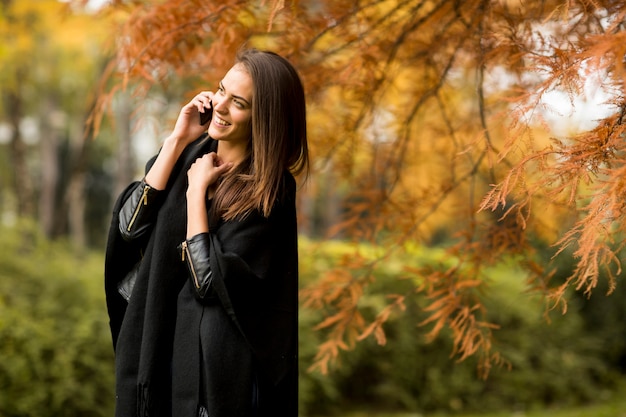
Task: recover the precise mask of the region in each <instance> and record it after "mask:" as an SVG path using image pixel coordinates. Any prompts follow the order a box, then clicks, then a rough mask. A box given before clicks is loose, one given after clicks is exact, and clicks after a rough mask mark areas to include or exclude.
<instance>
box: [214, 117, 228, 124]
mask: <svg viewBox="0 0 626 417" xmlns="http://www.w3.org/2000/svg"><path fill="white" fill-rule="evenodd" d="M215 124H217V125H219V126H230V123H228V122H227V121H226V120H222V119H220V118H219V117H217V116H215Z"/></svg>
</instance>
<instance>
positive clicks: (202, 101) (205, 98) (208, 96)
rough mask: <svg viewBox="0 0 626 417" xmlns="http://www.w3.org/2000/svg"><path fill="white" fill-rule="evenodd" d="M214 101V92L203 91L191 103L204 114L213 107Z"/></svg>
mask: <svg viewBox="0 0 626 417" xmlns="http://www.w3.org/2000/svg"><path fill="white" fill-rule="evenodd" d="M212 99H213V92H211V91H202V92H200V93H199V94H198V95H196V96H195V97H194V98H193V100H191V103H192V104H193V105H194V106H195V107H196V109H197V110H198V112H199V113H204V111H205V110H204V109H205V108H206V109H208V108H209V107H211V100H212Z"/></svg>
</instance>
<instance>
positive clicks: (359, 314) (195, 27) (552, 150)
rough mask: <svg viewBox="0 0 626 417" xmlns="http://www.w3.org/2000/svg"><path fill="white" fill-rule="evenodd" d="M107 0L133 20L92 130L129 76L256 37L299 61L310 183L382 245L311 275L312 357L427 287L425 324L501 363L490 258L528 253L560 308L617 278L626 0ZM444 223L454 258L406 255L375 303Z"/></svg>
mask: <svg viewBox="0 0 626 417" xmlns="http://www.w3.org/2000/svg"><path fill="white" fill-rule="evenodd" d="M111 10H113V11H117V12H119V13H123V14H124V16H125V19H124V22H125V23H124V24H123V25H122V26H121V27H120V29H119V31H118V33H117V34H116V42H117V45H118V46H117V58H116V60H115V61H114V62H113V63H112V64H111V66H110V67H109V73H108V75H107V76H108V77H110V78H111V79H114V80H117V83H116V84H115V86H114V87H113V88H112V89H110V90H108V96H102V98H103V100H102V101H101V102H100V103H99V105H100V113H97V114H96V118H95V119H94V123H95V126H96V127H97V125H98V120H99V119H98V117H97V116H98V115H102V114H104V109H106V106H107V100H106V98H107V97H108V98H110V97H112V96H113V95H114V94H115V93H116V92H117V91H119V90H121V89H123V88H124V86H125V85H126V84H127V83H128V82H130V81H132V82H133V83H136V85H139V86H142V91H143V93H144V94H145V93H146V92H149V91H150V89H151V88H155V87H156V86H161V87H162V86H164V85H165V86H167V85H168V83H171V82H172V81H173V80H175V79H177V78H189V79H196V80H198V82H199V83H200V82H202V83H206V84H208V85H209V86H211V85H215V83H216V81H217V80H218V79H219V78H218V77H220V76H221V75H222V74H223V72H224V70H225V69H226V68H227V67H228V66H230V64H231V62H232V57H233V55H234V53H235V51H236V50H237V49H238V48H240V47H241V46H242V45H244V44H246V45H248V46H255V47H259V48H268V49H272V50H275V51H277V52H279V53H282V54H284V55H285V56H287V57H288V58H289V59H290V60H291V61H293V62H294V64H295V65H296V66H297V67H298V69H299V71H300V73H301V74H302V76H303V79H304V81H305V85H306V90H307V94H308V100H309V101H308V105H309V123H310V126H309V131H310V148H311V153H312V158H313V161H314V173H313V175H312V179H311V182H312V184H313V186H311V188H310V189H313V190H321V189H325V190H326V191H327V190H328V189H329V187H336V188H342V189H343V190H344V193H345V195H343V196H342V201H345V205H344V206H343V207H342V208H341V211H340V213H341V218H339V219H338V221H337V222H335V224H334V225H333V226H332V227H331V228H329V229H328V230H327V234H328V236H329V237H330V236H342V237H344V238H348V239H353V240H354V241H358V242H369V243H370V244H371V245H374V246H376V247H378V248H381V249H383V250H381V251H379V252H378V253H379V254H380V255H379V257H378V258H377V259H376V260H375V261H371V260H366V259H365V258H364V257H361V256H359V253H358V249H356V250H355V253H354V254H353V256H350V257H346V258H345V261H343V262H342V263H340V264H338V265H336V266H335V268H333V269H332V270H330V271H328V272H327V273H326V274H325V275H324V276H321V277H320V278H319V280H318V282H317V283H316V284H314V285H313V286H311V287H308V288H305V289H304V290H303V292H302V301H303V303H304V305H305V306H307V307H311V308H316V309H323V310H324V311H325V314H326V319H325V320H324V321H323V322H321V323H320V324H319V326H318V328H319V329H320V330H322V331H326V332H327V342H325V343H323V344H322V345H321V346H320V348H319V352H318V356H317V361H316V363H315V364H314V367H316V368H319V369H321V370H326V369H327V366H328V365H329V364H330V363H332V361H333V360H335V359H336V358H337V355H338V354H339V352H340V351H341V350H345V349H349V348H350V347H351V346H353V345H354V343H356V342H358V341H359V340H362V339H363V338H366V337H369V336H370V335H373V336H374V337H376V338H377V340H378V341H379V342H380V343H384V342H385V333H384V323H385V321H386V320H388V318H389V317H390V315H391V314H392V313H394V312H396V311H402V309H403V307H404V301H405V300H406V299H407V297H423V299H425V300H426V302H427V305H426V307H425V309H424V311H425V313H426V314H427V316H426V318H425V319H424V320H423V321H422V322H421V324H422V325H423V326H425V329H427V330H428V336H429V337H431V338H434V337H436V336H438V335H439V334H440V333H441V332H442V330H444V329H445V330H446V332H447V333H448V334H450V335H451V336H452V338H453V341H454V351H453V354H454V355H455V356H456V357H457V358H458V359H465V358H468V357H476V358H477V359H478V363H479V366H480V370H481V372H482V373H483V375H486V374H487V373H488V372H489V369H490V366H491V365H493V364H498V363H502V362H503V358H501V357H500V355H499V353H498V351H497V349H495V348H494V347H493V340H494V337H495V338H497V330H496V329H497V327H498V323H495V322H490V321H489V320H488V319H487V311H486V309H485V307H484V303H483V302H482V300H483V297H484V296H486V295H488V294H489V291H490V286H489V282H488V281H487V280H486V279H485V275H484V270H485V268H486V267H489V266H491V265H494V264H497V263H498V262H501V261H502V260H503V259H505V258H511V257H514V258H515V259H517V260H518V262H519V264H520V266H522V267H523V268H525V269H526V271H527V273H528V280H527V287H528V289H530V290H533V291H536V292H538V293H539V294H541V295H543V296H545V299H546V307H547V308H548V309H551V308H553V307H560V308H561V309H562V310H563V311H564V310H565V309H566V306H567V302H566V300H567V294H568V289H573V290H580V291H583V292H584V293H586V294H590V293H591V291H592V289H593V288H594V287H595V286H596V284H597V282H598V279H599V277H600V276H601V271H604V272H605V273H606V276H607V277H608V279H609V281H610V288H614V286H615V285H616V279H617V276H618V275H619V273H620V272H621V265H620V257H619V254H620V251H621V249H622V245H623V235H624V228H625V227H626V226H625V223H624V215H625V214H626V206H625V203H624V201H626V198H625V197H626V194H625V193H626V183H625V182H624V181H625V180H624V178H625V175H624V174H625V170H626V165H625V164H624V162H625V161H624V155H625V153H624V150H625V149H624V148H625V146H626V145H625V142H624V140H623V137H624V131H623V129H624V128H623V119H624V115H625V108H626V107H625V105H624V94H625V87H626V84H625V83H626V70H625V67H624V56H626V50H625V49H626V46H625V45H626V42H624V40H625V35H624V33H626V32H625V31H624V30H623V29H624V18H625V13H626V5H624V4H622V2H616V1H612V0H563V1H556V0H544V1H534V2H523V1H518V0H468V1H463V2H460V1H457V0H380V1H361V0H349V1H348V0H344V1H310V0H304V1H297V2H296V1H294V2H285V1H282V0H281V1H279V0H274V1H271V2H270V1H243V0H225V1H222V2H219V3H218V2H206V1H201V0H165V1H161V2H157V3H153V2H145V1H139V0H136V1H123V0H117V1H112V3H111V5H110V6H109V7H108V8H107V9H105V10H104V11H103V13H106V12H108V11H111ZM590 84H591V85H592V86H593V88H594V89H595V90H597V91H601V92H602V93H603V94H604V95H603V97H604V99H603V100H604V101H603V103H600V104H598V106H597V107H598V109H599V110H601V111H598V113H597V115H594V116H592V121H593V123H592V124H591V125H589V126H590V127H582V128H580V129H574V128H573V127H572V128H571V129H570V130H569V131H566V132H564V131H562V130H560V131H556V130H555V125H554V124H551V123H550V120H551V119H553V118H554V116H555V115H556V116H557V118H558V119H560V120H561V121H563V120H567V119H568V116H569V112H570V110H568V109H567V108H564V107H562V106H556V105H555V104H554V102H552V101H550V100H548V98H549V97H550V95H551V94H553V93H561V94H563V95H565V96H566V97H569V99H570V101H571V103H574V104H575V103H577V102H578V100H579V99H580V98H581V97H582V93H583V92H584V91H585V86H588V85H590ZM188 94H193V92H188ZM181 95H182V92H181ZM187 98H188V97H182V96H181V102H182V101H183V100H185V99H187ZM574 108H575V107H574ZM321 178H323V179H324V180H325V183H321V181H320V179H321ZM313 198H314V196H313ZM436 238H437V239H444V240H445V241H446V243H447V248H448V252H449V256H450V260H452V262H453V263H452V265H451V266H450V265H449V264H447V265H446V266H445V267H444V266H437V265H430V266H428V265H419V264H417V263H415V264H412V263H407V264H406V265H405V266H404V277H405V278H410V279H411V280H412V282H414V283H415V285H414V287H413V289H412V291H410V292H408V293H405V294H389V298H388V300H389V304H388V306H387V307H386V308H383V309H382V310H381V311H379V313H378V315H377V316H376V317H368V316H367V315H365V314H364V312H363V306H362V305H360V303H359V301H360V300H361V296H362V294H364V293H365V292H367V291H368V290H369V287H370V284H371V283H372V282H373V281H374V280H376V276H377V269H378V268H379V267H380V265H381V264H383V263H384V262H385V261H386V259H387V258H388V257H389V256H391V255H392V254H394V253H397V252H403V251H404V250H405V249H406V247H407V245H410V244H414V243H415V242H420V243H426V244H428V243H431V242H433V241H434V240H435V239H436ZM546 248H547V249H546ZM551 255H554V256H573V257H574V258H575V261H576V269H575V270H574V271H572V273H571V274H570V275H569V276H568V277H567V278H566V279H565V280H562V281H560V282H559V281H556V280H554V279H551V278H552V277H554V276H555V271H554V267H553V266H552V265H551V263H550V262H549V260H550V256H551Z"/></svg>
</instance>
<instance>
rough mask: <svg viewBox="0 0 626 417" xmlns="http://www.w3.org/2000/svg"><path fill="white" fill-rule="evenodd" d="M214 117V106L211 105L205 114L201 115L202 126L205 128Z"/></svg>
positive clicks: (206, 108) (205, 109) (205, 110)
mask: <svg viewBox="0 0 626 417" xmlns="http://www.w3.org/2000/svg"><path fill="white" fill-rule="evenodd" d="M212 117H213V106H212V105H211V106H209V107H205V108H204V113H200V124H201V125H202V126H204V125H205V124H207V123H208V122H210V121H211V118H212Z"/></svg>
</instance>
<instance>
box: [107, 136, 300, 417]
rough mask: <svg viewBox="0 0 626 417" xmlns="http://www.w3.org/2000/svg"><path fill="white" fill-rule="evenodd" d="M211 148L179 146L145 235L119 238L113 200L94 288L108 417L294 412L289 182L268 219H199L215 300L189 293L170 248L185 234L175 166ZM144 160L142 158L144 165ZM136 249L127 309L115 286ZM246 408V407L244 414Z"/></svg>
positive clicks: (183, 176)
mask: <svg viewBox="0 0 626 417" xmlns="http://www.w3.org/2000/svg"><path fill="white" fill-rule="evenodd" d="M216 148H217V143H216V142H215V141H213V140H211V139H206V137H201V138H199V139H198V140H197V141H196V142H194V143H193V144H191V145H189V146H188V147H187V149H186V150H185V151H184V152H183V154H182V155H181V157H180V158H179V160H178V162H177V164H176V166H175V167H174V170H173V172H172V174H171V176H170V180H169V183H168V185H167V187H166V191H165V193H164V196H163V199H162V203H161V204H162V205H161V207H160V209H159V212H158V216H157V219H156V221H155V222H154V226H153V230H152V232H151V233H150V234H149V236H148V238H147V239H143V240H144V241H132V242H127V241H125V240H123V239H122V238H121V235H120V234H119V231H118V213H119V210H120V208H121V206H122V205H123V202H124V201H125V199H126V198H128V195H129V194H130V193H131V192H132V191H133V189H134V188H136V187H137V184H136V183H135V184H131V185H130V186H129V187H128V188H127V189H126V190H125V191H124V192H123V193H122V194H121V195H120V197H119V198H118V200H117V202H116V204H115V206H114V210H113V217H112V222H111V228H110V231H109V240H108V243H107V250H106V261H105V291H106V295H107V308H108V311H109V316H110V325H111V332H112V337H113V343H114V348H115V352H116V378H117V382H116V399H117V403H116V415H117V416H124V417H127V416H133V415H139V416H174V417H179V416H180V417H187V416H188V417H191V416H196V415H197V413H198V406H199V405H200V404H201V403H202V404H204V405H205V406H206V407H207V409H208V412H209V416H210V417H221V416H223V417H236V416H248V415H257V416H297V394H298V391H297V389H298V386H297V380H298V373H297V310H298V304H297V291H298V290H297V287H298V255H297V226H296V213H295V181H294V179H293V177H292V176H291V175H290V174H287V173H286V174H285V177H284V184H283V187H282V193H281V194H280V197H279V199H278V201H277V203H276V204H275V206H274V207H273V209H272V212H271V214H270V216H269V217H268V218H265V217H263V216H262V215H261V214H260V213H258V212H253V213H252V214H251V215H249V216H247V217H246V218H245V219H243V220H241V221H229V222H218V223H216V224H211V225H210V254H209V256H210V266H211V270H212V274H213V277H212V280H213V281H212V283H213V287H214V290H215V291H214V293H215V295H216V296H215V297H208V298H207V299H205V300H200V299H199V298H197V297H196V296H195V294H194V287H193V285H192V283H191V280H190V278H189V274H188V271H187V268H186V265H185V263H184V262H183V261H182V260H181V256H180V254H179V252H178V250H177V246H178V245H179V244H180V243H181V242H182V241H183V240H184V239H185V234H186V220H187V219H186V199H185V192H186V188H187V170H188V169H189V167H190V165H191V164H192V163H193V162H194V161H195V160H196V159H197V158H198V157H200V156H201V155H203V154H205V153H207V152H211V151H214V150H215V149H216ZM149 166H150V164H149V165H148V168H149ZM140 249H142V250H143V251H144V255H143V256H144V257H143V260H142V262H141V268H140V270H139V274H138V278H137V281H136V284H135V287H134V289H133V293H132V297H131V299H130V302H129V303H128V305H127V304H126V301H125V300H124V299H123V298H122V297H121V296H120V295H119V293H118V292H117V283H118V282H119V281H120V280H121V279H122V278H123V277H124V275H125V274H126V273H127V271H128V270H130V268H131V267H132V266H133V265H134V264H135V262H136V261H137V260H138V259H139V257H140V255H139V253H140ZM253 409H254V410H256V411H255V414H252V413H253Z"/></svg>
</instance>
